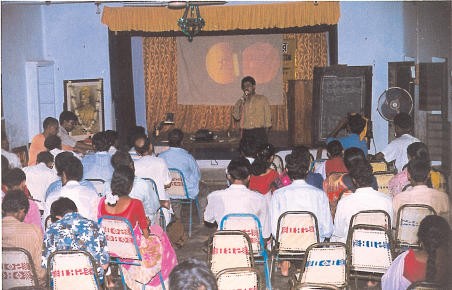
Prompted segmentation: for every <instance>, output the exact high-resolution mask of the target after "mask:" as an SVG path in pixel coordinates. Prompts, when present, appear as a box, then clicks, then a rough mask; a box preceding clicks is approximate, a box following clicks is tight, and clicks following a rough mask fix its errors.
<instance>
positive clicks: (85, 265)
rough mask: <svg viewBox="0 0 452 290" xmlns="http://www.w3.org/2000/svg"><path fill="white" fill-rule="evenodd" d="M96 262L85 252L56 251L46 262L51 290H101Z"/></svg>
mask: <svg viewBox="0 0 452 290" xmlns="http://www.w3.org/2000/svg"><path fill="white" fill-rule="evenodd" d="M97 267H98V265H97V264H96V261H95V260H94V258H93V256H91V254H90V253H88V252H86V251H79V250H77V251H56V252H53V253H52V254H50V256H49V258H48V260H47V273H48V282H49V283H48V284H49V285H50V286H51V289H62V290H64V289H74V288H77V289H84V290H86V289H101V287H100V282H99V276H98V273H97Z"/></svg>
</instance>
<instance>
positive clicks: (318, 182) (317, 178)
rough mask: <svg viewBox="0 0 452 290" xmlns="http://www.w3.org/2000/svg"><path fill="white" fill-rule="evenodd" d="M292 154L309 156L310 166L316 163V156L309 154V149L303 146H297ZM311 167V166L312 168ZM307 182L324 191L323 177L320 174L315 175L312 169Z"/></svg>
mask: <svg viewBox="0 0 452 290" xmlns="http://www.w3.org/2000/svg"><path fill="white" fill-rule="evenodd" d="M292 154H296V155H301V156H303V157H302V158H304V156H308V157H309V160H310V164H312V163H313V162H314V156H312V154H311V152H309V148H308V147H306V146H303V145H300V146H296V147H294V148H293V150H292ZM310 167H311V166H310ZM305 180H306V182H307V183H308V184H310V185H312V186H315V187H317V188H319V189H322V185H323V177H322V175H321V174H320V173H315V172H312V171H311V168H309V172H308V175H307V176H306V178H305Z"/></svg>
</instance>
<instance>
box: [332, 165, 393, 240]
mask: <svg viewBox="0 0 452 290" xmlns="http://www.w3.org/2000/svg"><path fill="white" fill-rule="evenodd" d="M349 174H350V176H351V178H352V180H353V182H354V183H355V184H356V186H357V189H356V191H355V192H354V193H352V194H350V195H347V196H343V197H342V198H341V199H340V200H339V203H338V204H337V210H336V215H335V217H334V231H333V235H332V237H331V241H332V242H342V243H345V242H346V241H347V235H348V227H349V225H350V219H351V217H352V216H353V215H354V214H356V213H358V212H360V211H363V210H384V211H385V212H387V213H388V215H389V217H390V218H391V221H392V220H393V215H392V195H390V194H385V193H382V192H378V191H376V190H374V189H373V188H372V187H371V185H372V181H373V175H372V167H371V166H370V164H369V162H368V161H367V160H366V159H364V160H361V161H359V163H358V164H356V165H355V166H354V167H353V168H350V172H349Z"/></svg>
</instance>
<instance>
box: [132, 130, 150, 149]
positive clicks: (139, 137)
mask: <svg viewBox="0 0 452 290" xmlns="http://www.w3.org/2000/svg"><path fill="white" fill-rule="evenodd" d="M146 139H147V136H146V134H145V133H137V134H135V135H133V136H132V145H133V147H135V150H136V149H137V147H138V148H139V147H143V145H144V143H145V142H146ZM137 153H138V152H137Z"/></svg>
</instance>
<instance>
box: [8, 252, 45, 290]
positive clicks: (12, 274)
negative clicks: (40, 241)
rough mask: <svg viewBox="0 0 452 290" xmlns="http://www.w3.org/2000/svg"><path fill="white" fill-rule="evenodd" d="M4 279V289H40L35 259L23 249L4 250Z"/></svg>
mask: <svg viewBox="0 0 452 290" xmlns="http://www.w3.org/2000/svg"><path fill="white" fill-rule="evenodd" d="M39 266H41V265H39ZM2 277H3V279H2V289H11V288H15V287H33V288H36V289H38V288H39V283H38V276H37V275H36V268H35V266H34V263H33V259H32V258H31V255H30V253H29V252H28V251H27V250H25V249H23V248H18V247H3V248H2Z"/></svg>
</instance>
